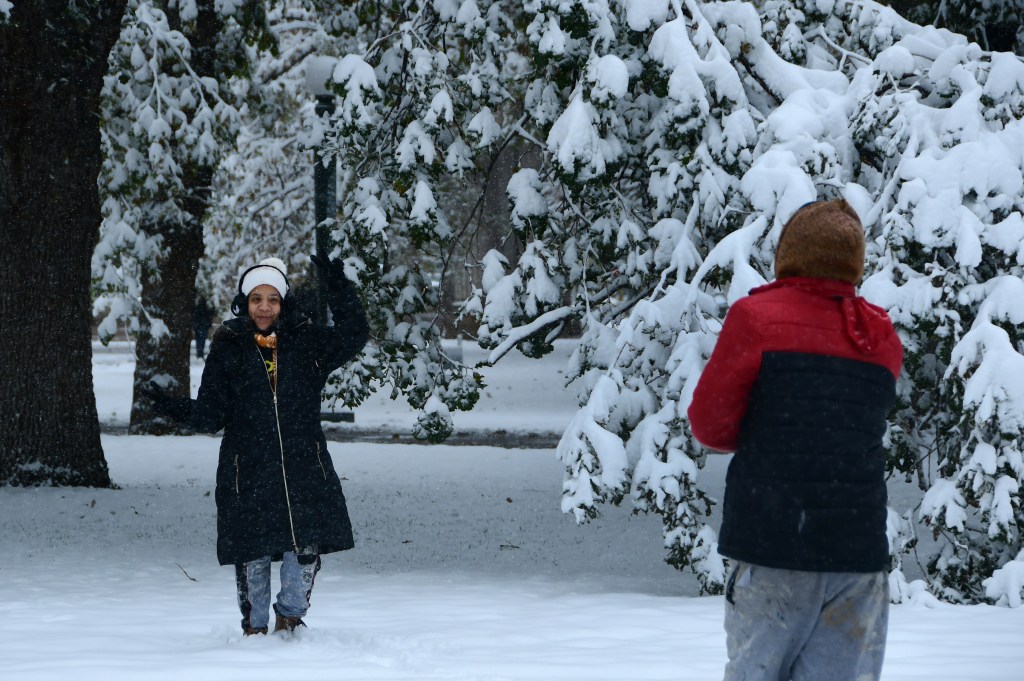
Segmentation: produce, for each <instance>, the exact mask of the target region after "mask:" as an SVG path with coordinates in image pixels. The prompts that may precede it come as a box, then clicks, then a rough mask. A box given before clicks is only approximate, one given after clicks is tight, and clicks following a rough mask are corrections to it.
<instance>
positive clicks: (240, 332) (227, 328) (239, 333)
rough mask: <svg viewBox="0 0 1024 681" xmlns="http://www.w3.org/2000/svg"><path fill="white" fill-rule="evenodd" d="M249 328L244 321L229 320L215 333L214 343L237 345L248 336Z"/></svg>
mask: <svg viewBox="0 0 1024 681" xmlns="http://www.w3.org/2000/svg"><path fill="white" fill-rule="evenodd" d="M247 326H248V324H247V323H246V320H244V319H227V320H225V321H224V322H223V323H222V324H221V325H220V326H218V327H217V330H216V331H214V332H213V342H214V343H235V342H237V341H238V339H239V338H242V337H243V336H245V335H246V334H245V332H246V329H247Z"/></svg>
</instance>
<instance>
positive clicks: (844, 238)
mask: <svg viewBox="0 0 1024 681" xmlns="http://www.w3.org/2000/svg"><path fill="white" fill-rule="evenodd" d="M863 274H864V228H863V227H862V226H861V224H860V218H859V217H857V212H856V211H855V210H853V208H852V207H851V206H850V204H848V203H847V202H846V201H843V200H842V199H836V200H834V201H815V202H814V203H808V204H807V205H806V206H803V207H801V208H800V209H799V210H798V211H797V212H795V213H793V217H791V218H790V219H789V222H787V223H786V226H785V227H783V228H782V234H780V235H779V245H778V247H776V249H775V278H776V279H782V278H783V277H815V278H817V279H838V280H839V281H846V282H849V283H851V284H858V283H860V278H861V276H862V275H863Z"/></svg>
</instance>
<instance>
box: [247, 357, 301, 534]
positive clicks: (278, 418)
mask: <svg viewBox="0 0 1024 681" xmlns="http://www.w3.org/2000/svg"><path fill="white" fill-rule="evenodd" d="M253 347H255V348H256V358H257V359H258V360H259V361H260V364H261V365H262V366H263V370H264V371H266V370H267V367H266V364H265V362H264V361H263V355H261V354H260V351H259V348H258V347H256V346H253ZM278 371H280V367H278V365H277V349H276V348H275V349H274V378H275V379H277V378H278V376H277V372H278ZM267 385H269V386H270V393H271V394H272V395H273V396H274V424H275V425H276V426H277V445H278V447H280V449H281V480H283V481H284V503H285V505H286V506H287V507H288V528H289V529H290V530H291V533H292V546H293V547H294V548H295V553H296V554H297V553H298V552H299V541H298V539H296V538H295V521H294V520H293V519H292V498H291V495H290V494H289V492H288V471H287V470H286V469H285V466H284V439H283V438H282V437H281V414H280V413H279V412H278V410H277V389H276V388H275V387H274V381H271V380H270V374H267Z"/></svg>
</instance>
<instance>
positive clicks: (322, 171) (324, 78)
mask: <svg viewBox="0 0 1024 681" xmlns="http://www.w3.org/2000/svg"><path fill="white" fill-rule="evenodd" d="M336 63H337V59H335V58H334V57H311V58H310V59H309V60H307V62H306V86H307V87H308V88H309V89H310V91H311V92H312V93H313V94H314V95H315V96H316V115H317V118H320V119H323V118H325V117H326V118H329V117H330V116H331V115H332V114H333V113H334V104H335V102H334V99H335V98H334V93H333V92H331V91H330V90H329V89H328V87H327V84H328V83H329V82H330V81H331V79H332V78H331V77H332V74H333V73H334V65H335V64H336ZM324 124H325V125H324V127H326V125H327V121H324ZM324 152H325V145H324V142H323V141H321V143H320V147H319V148H318V149H315V150H314V151H313V218H314V220H316V227H315V229H316V232H315V236H316V245H315V251H316V255H317V257H318V258H321V259H323V260H327V258H328V257H329V256H330V254H331V225H333V221H334V219H335V216H337V214H338V197H337V166H336V164H335V161H334V156H333V155H330V156H325V154H324ZM316 291H317V295H316V317H317V319H316V321H317V323H318V324H326V323H327V282H326V281H325V280H324V278H323V277H322V276H320V274H319V273H317V288H316Z"/></svg>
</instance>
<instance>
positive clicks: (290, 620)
mask: <svg viewBox="0 0 1024 681" xmlns="http://www.w3.org/2000/svg"><path fill="white" fill-rule="evenodd" d="M274 614H275V615H277V621H276V622H274V633H275V634H276V633H277V632H279V631H287V632H289V633H291V632H293V631H295V629H296V627H304V626H306V623H305V622H303V621H302V618H301V617H285V616H284V615H281V614H279V613H276V612H275V613H274Z"/></svg>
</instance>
